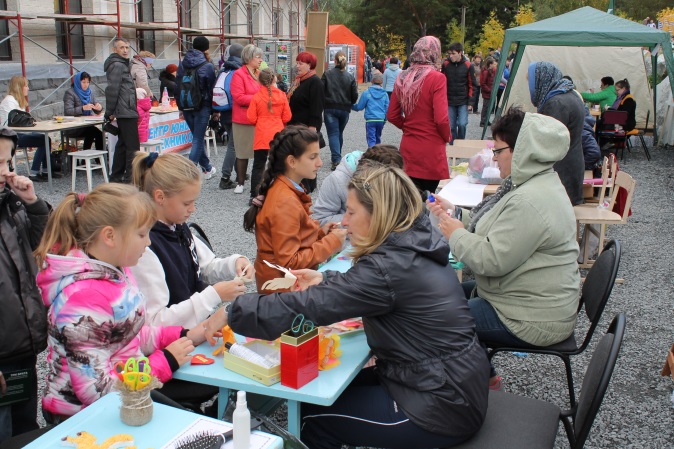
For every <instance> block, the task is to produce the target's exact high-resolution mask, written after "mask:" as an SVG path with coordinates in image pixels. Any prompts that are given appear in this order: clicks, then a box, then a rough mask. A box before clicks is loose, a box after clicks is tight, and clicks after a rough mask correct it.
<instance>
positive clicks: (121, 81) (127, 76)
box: [103, 37, 140, 182]
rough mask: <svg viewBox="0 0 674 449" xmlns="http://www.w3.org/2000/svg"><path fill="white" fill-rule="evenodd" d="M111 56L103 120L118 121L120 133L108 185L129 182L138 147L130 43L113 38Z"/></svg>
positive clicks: (106, 65) (121, 38) (107, 62)
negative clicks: (130, 65) (130, 67)
mask: <svg viewBox="0 0 674 449" xmlns="http://www.w3.org/2000/svg"><path fill="white" fill-rule="evenodd" d="M112 52H113V53H112V54H111V55H110V56H109V57H108V59H106V60H105V64H104V65H103V68H104V70H105V77H106V78H107V81H108V85H107V87H106V88H105V118H106V119H107V120H117V127H118V128H119V134H118V136H117V145H116V146H115V154H114V156H113V159H112V171H111V173H110V181H111V182H130V181H131V163H132V162H133V156H134V154H135V153H136V151H138V149H139V148H140V140H139V139H138V110H137V109H136V86H135V85H134V83H133V78H132V77H131V72H130V71H129V41H128V40H126V39H124V38H123V37H118V38H115V40H114V41H113V43H112Z"/></svg>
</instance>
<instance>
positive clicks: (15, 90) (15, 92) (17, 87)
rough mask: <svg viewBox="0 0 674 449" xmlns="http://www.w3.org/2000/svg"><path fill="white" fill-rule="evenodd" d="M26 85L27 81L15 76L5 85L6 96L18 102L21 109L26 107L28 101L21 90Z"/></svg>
mask: <svg viewBox="0 0 674 449" xmlns="http://www.w3.org/2000/svg"><path fill="white" fill-rule="evenodd" d="M27 85H28V80H27V79H26V78H24V77H23V76H19V75H15V76H13V77H12V78H11V79H10V80H9V84H8V85H7V95H11V96H12V97H14V98H15V99H16V101H18V102H19V106H21V109H26V108H27V107H28V99H27V98H26V96H25V95H24V94H23V88H24V87H26V86H27Z"/></svg>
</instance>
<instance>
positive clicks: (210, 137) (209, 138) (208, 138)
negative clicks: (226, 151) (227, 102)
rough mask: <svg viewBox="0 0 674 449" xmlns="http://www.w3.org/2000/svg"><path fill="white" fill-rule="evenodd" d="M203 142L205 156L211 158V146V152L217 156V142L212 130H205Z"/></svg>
mask: <svg viewBox="0 0 674 449" xmlns="http://www.w3.org/2000/svg"><path fill="white" fill-rule="evenodd" d="M204 141H205V142H206V156H208V157H211V145H213V152H215V154H218V142H217V140H216V138H215V131H213V128H206V134H204Z"/></svg>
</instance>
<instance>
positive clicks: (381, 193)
mask: <svg viewBox="0 0 674 449" xmlns="http://www.w3.org/2000/svg"><path fill="white" fill-rule="evenodd" d="M348 188H349V190H350V191H353V192H355V193H356V197H357V198H358V202H359V203H360V204H362V205H363V206H364V207H365V209H367V211H368V212H369V213H370V214H371V218H370V230H369V232H368V234H367V236H365V237H363V238H361V239H353V238H352V239H351V244H352V245H353V249H352V250H351V256H352V257H353V259H354V263H355V262H357V261H358V259H359V258H361V257H363V256H365V255H367V254H370V253H371V252H372V251H374V250H375V249H377V248H378V247H379V245H381V244H382V243H383V242H384V240H386V238H387V237H388V236H389V234H391V233H392V232H403V231H406V230H408V229H410V228H411V227H412V224H413V223H414V220H416V219H417V217H418V216H419V214H420V213H421V211H422V209H423V207H422V203H421V195H420V194H419V190H417V188H416V186H415V185H414V183H413V182H412V180H411V179H410V178H409V176H407V175H406V174H405V172H404V171H403V170H402V169H400V168H398V167H395V166H392V165H382V164H378V163H376V162H374V161H372V162H370V163H369V164H368V165H366V166H364V167H362V168H359V169H358V170H356V173H354V175H353V177H352V178H351V181H349V187H348Z"/></svg>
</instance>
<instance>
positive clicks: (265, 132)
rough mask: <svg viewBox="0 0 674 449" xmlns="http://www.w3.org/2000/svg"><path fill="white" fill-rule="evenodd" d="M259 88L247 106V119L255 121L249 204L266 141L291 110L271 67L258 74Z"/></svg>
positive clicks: (266, 151)
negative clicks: (277, 85)
mask: <svg viewBox="0 0 674 449" xmlns="http://www.w3.org/2000/svg"><path fill="white" fill-rule="evenodd" d="M258 81H260V84H261V85H262V87H263V88H266V89H260V90H259V91H258V92H257V93H256V94H255V95H253V99H252V100H251V102H250V106H248V120H250V122H251V123H252V124H253V125H255V139H254V140H253V149H254V150H255V152H254V158H253V172H252V174H251V176H250V202H249V203H248V205H249V206H250V205H251V204H252V202H253V198H255V197H256V196H257V188H258V186H259V185H260V180H261V179H260V178H261V177H262V172H263V171H264V166H265V164H266V163H267V155H268V154H269V142H271V140H272V139H273V138H274V135H276V133H277V132H279V131H281V130H283V127H284V126H285V124H286V123H288V122H289V121H290V118H291V117H292V113H291V112H290V106H289V105H288V98H287V97H286V94H285V93H283V92H282V91H281V90H280V89H278V88H277V87H276V77H275V76H274V72H272V71H271V69H264V70H262V71H260V74H259V75H258Z"/></svg>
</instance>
